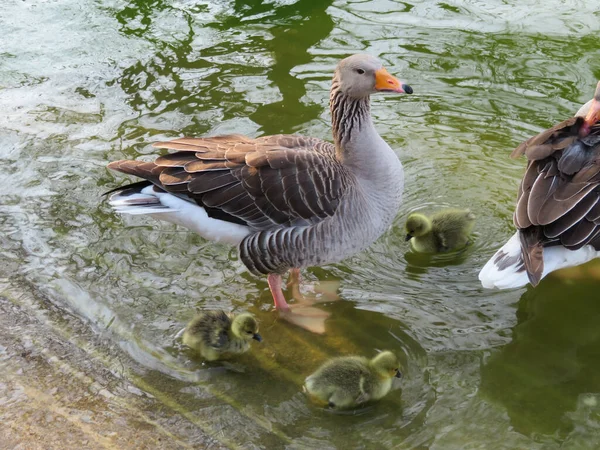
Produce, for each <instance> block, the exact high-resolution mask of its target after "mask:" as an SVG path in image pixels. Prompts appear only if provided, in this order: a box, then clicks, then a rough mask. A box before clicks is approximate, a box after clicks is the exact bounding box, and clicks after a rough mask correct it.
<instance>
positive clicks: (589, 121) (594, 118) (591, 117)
mask: <svg viewBox="0 0 600 450" xmlns="http://www.w3.org/2000/svg"><path fill="white" fill-rule="evenodd" d="M598 120H600V101H598V100H597V99H594V100H592V104H591V105H590V110H589V112H588V113H587V116H585V122H584V123H585V125H587V126H588V127H592V125H594V124H595V123H596V122H598Z"/></svg>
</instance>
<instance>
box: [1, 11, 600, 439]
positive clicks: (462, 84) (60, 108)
mask: <svg viewBox="0 0 600 450" xmlns="http://www.w3.org/2000/svg"><path fill="white" fill-rule="evenodd" d="M0 24H2V38H0V39H1V40H0V42H1V46H0V105H1V106H2V109H1V113H0V140H1V141H0V142H1V146H0V162H1V168H2V177H0V194H1V197H0V202H1V207H0V252H1V253H0V255H1V258H2V264H1V266H0V276H1V277H2V278H3V279H9V280H10V282H11V283H14V284H19V283H24V284H28V285H33V286H35V288H36V289H37V291H38V292H39V294H40V295H42V296H44V297H46V298H48V299H50V300H51V301H52V302H54V303H56V304H58V305H61V306H62V307H64V308H65V310H68V311H73V312H75V313H76V314H78V315H80V316H81V317H83V318H84V319H85V320H86V321H87V322H88V323H89V326H90V327H92V328H93V329H94V330H96V331H97V332H98V333H101V334H102V335H103V336H106V337H107V340H108V341H109V342H114V343H116V344H118V345H119V346H120V347H121V348H122V349H123V350H125V351H126V352H127V353H128V354H129V355H131V356H132V357H133V358H134V359H135V360H137V361H138V362H139V363H141V364H142V365H143V366H145V367H147V371H146V372H145V373H143V374H141V375H140V376H139V378H137V379H136V380H135V382H136V383H137V384H138V386H140V387H141V388H143V389H145V390H147V391H149V392H152V393H153V394H154V395H155V396H157V397H158V398H159V399H160V400H161V401H163V402H165V404H167V405H168V406H169V407H172V408H175V409H177V410H179V411H180V412H181V414H183V415H184V416H185V417H186V418H187V419H188V420H191V421H192V422H193V423H194V424H195V425H196V426H200V427H202V428H203V429H205V430H206V431H207V432H208V433H211V434H212V435H214V436H215V437H217V438H218V439H220V440H222V441H223V442H225V443H227V444H228V445H231V446H232V447H243V448H268V449H272V448H273V449H274V448H290V449H291V448H319V449H328V448H338V449H346V448H365V449H380V448H419V449H421V448H430V449H464V448H469V449H476V448H477V449H479V448H481V449H513V448H519V449H552V448H559V447H560V448H568V449H587V448H589V449H595V448H599V447H600V431H599V430H600V375H599V374H600V327H599V325H598V324H599V323H600V301H599V300H600V295H599V294H598V290H599V288H600V276H599V272H600V271H599V270H598V267H597V266H592V267H587V268H584V269H582V270H575V271H570V272H568V273H566V274H562V275H560V274H559V275H557V276H551V277H549V278H548V279H546V280H544V281H543V282H542V283H541V285H540V286H539V287H538V288H537V289H535V290H533V289H531V288H528V289H518V290H513V291H502V292H499V291H487V290H483V289H482V288H481V287H480V285H479V283H478V281H477V273H478V270H479V268H480V267H481V266H482V265H483V264H484V263H485V261H486V260H487V259H488V258H489V257H490V256H491V255H492V254H493V252H494V251H495V249H496V248H498V247H499V246H500V245H501V244H502V243H503V242H504V241H506V239H508V237H509V236H510V235H511V234H512V233H513V229H512V221H511V214H512V209H513V202H514V199H515V197H516V190H517V186H518V183H519V180H520V177H521V175H522V172H523V167H524V163H523V161H521V160H517V161H514V160H510V159H509V158H508V155H509V153H510V151H511V150H512V148H514V147H515V146H516V145H517V144H518V143H519V142H520V141H522V140H523V139H525V138H527V137H528V136H530V135H532V134H534V133H536V132H539V131H540V130H542V129H543V128H546V127H548V126H550V125H552V124H553V123H555V122H557V121H559V120H562V119H564V118H566V117H567V116H569V115H571V114H573V112H574V111H576V109H577V108H578V107H579V105H580V104H581V103H583V102H584V101H586V100H588V99H589V98H591V95H592V94H593V90H594V87H595V85H596V81H597V79H599V78H600V50H599V48H598V39H597V37H598V33H599V32H600V13H599V12H598V8H597V5H596V3H595V2H591V1H582V0H560V1H559V0H546V1H544V2H541V1H533V0H525V1H517V0H490V1H485V2H483V1H476V0H470V1H464V2H463V1H459V0H449V1H446V2H441V1H440V2H437V1H430V0H427V1H421V2H418V1H410V2H406V1H404V2H401V1H393V0H375V1H356V2H332V1H326V0H320V1H317V0H299V1H296V2H293V1H291V0H285V1H276V0H275V1H270V2H261V1H258V0H250V1H227V0H220V1H214V2H213V1H204V2H201V1H194V0H190V1H183V0H181V1H173V2H165V1H144V0H137V1H123V0H102V1H101V0H97V1H91V0H85V1H80V0H61V1H43V2H42V1H39V2H36V1H21V0H5V1H3V2H2V3H1V4H0ZM356 52H369V53H372V54H374V55H377V56H379V57H380V58H381V59H382V61H383V62H384V64H385V66H386V68H387V69H388V70H389V71H390V73H393V74H395V75H397V76H398V77H399V78H401V79H402V80H403V81H404V82H406V83H408V84H410V85H411V86H412V87H413V89H414V92H415V94H414V95H412V96H384V95H381V96H377V97H374V98H373V115H374V121H375V124H376V127H377V129H378V130H379V132H380V134H381V135H382V136H383V138H384V139H385V140H386V141H387V142H388V143H389V144H390V145H391V146H392V147H393V148H395V149H397V152H398V155H399V157H400V159H401V160H402V161H403V163H404V165H405V170H406V189H405V202H404V205H403V207H402V210H401V212H400V214H399V216H398V217H397V219H396V222H395V228H394V229H393V230H392V231H391V232H390V233H388V234H386V235H385V236H383V237H382V238H381V239H380V240H379V241H378V242H376V243H375V244H374V245H373V246H372V247H371V248H370V249H369V250H368V251H366V252H364V253H362V254H360V255H357V256H355V257H353V258H351V259H350V260H348V261H346V262H345V263H344V264H338V265H332V266H326V267H323V268H314V269H310V270H309V271H307V272H306V274H305V278H306V282H307V284H314V283H316V282H318V281H329V280H331V281H339V283H340V297H341V300H340V301H337V302H332V303H329V304H326V305H325V306H323V308H324V309H327V310H328V311H330V312H331V313H332V319H331V320H330V321H329V322H328V331H327V334H326V335H325V336H317V335H312V334H310V333H308V332H305V331H304V330H300V329H297V328H294V327H293V326H291V325H289V324H287V323H282V322H281V321H278V320H277V316H276V314H275V313H274V312H273V311H272V306H271V305H272V303H271V297H270V294H269V292H268V288H267V284H266V280H265V279H262V278H256V277H254V276H251V275H249V274H248V273H247V272H245V270H244V269H243V266H242V264H241V263H240V261H239V260H238V258H237V255H236V253H235V251H233V250H231V249H229V248H227V247H224V246H220V245H215V244H211V243H208V242H206V241H204V240H203V239H201V238H200V237H198V236H194V235H192V234H190V233H188V232H186V231H185V230H183V229H180V228H176V227H174V226H171V225H169V224H165V223H158V222H155V221H153V220H152V219H147V218H142V217H118V216H116V215H115V214H113V213H112V212H111V211H110V209H109V208H108V207H107V205H106V203H104V199H103V197H101V194H102V193H103V192H105V191H107V190H109V189H111V188H113V187H115V186H117V185H118V184H121V183H123V180H124V177H122V176H120V175H118V174H115V173H111V172H108V171H107V170H106V169H105V165H106V164H107V163H108V162H109V161H112V160H116V159H124V158H151V154H152V153H153V151H154V150H153V149H152V148H151V147H150V146H149V145H148V143H150V142H153V141H157V140H165V139H169V138H174V137H178V136H182V135H188V136H201V135H206V134H222V133H230V132H236V133H244V134H247V135H250V136H261V135H264V134H273V133H301V134H307V135H311V136H317V137H320V138H324V139H329V138H330V125H329V112H328V107H327V98H328V89H329V83H330V79H331V73H332V70H333V67H334V66H335V64H336V62H337V61H338V60H339V59H341V58H342V57H345V56H347V55H349V54H352V53H356ZM441 206H469V207H471V208H472V210H473V211H474V212H475V213H476V215H477V216H478V221H477V226H476V236H475V243H474V245H472V246H471V247H470V248H468V249H467V250H466V251H465V252H463V253H461V254H459V255H454V256H451V257H448V256H446V257H443V258H441V257H438V258H434V259H433V260H429V259H424V258H422V257H418V256H417V255H414V254H411V253H410V252H409V250H408V246H407V244H406V243H405V242H404V239H403V236H404V234H403V232H402V230H401V226H402V224H403V221H404V219H405V217H406V215H407V214H408V213H409V212H410V211H412V210H415V209H428V210H431V209H435V208H436V207H441ZM211 308H225V309H233V310H243V309H247V310H250V311H252V312H254V313H255V314H257V315H258V317H259V318H260V320H261V334H262V335H263V337H264V342H263V343H262V344H260V345H255V346H254V351H253V353H252V354H249V355H244V357H243V358H241V360H240V361H238V364H239V365H240V367H241V368H243V370H244V372H243V373H238V372H235V371H230V370H224V369H223V368H222V367H220V366H219V364H216V365H212V366H203V365H202V364H201V362H199V361H198V360H197V359H195V358H194V357H193V355H191V354H190V353H189V352H187V351H186V350H185V349H183V348H182V347H181V346H180V344H179V342H178V340H177V339H176V334H177V333H178V332H179V330H180V329H181V328H182V327H183V326H184V324H185V322H186V321H187V320H188V319H189V318H190V316H191V314H192V313H193V312H194V311H195V310H196V309H211ZM376 349H391V350H394V351H396V352H397V353H398V354H399V355H401V356H402V357H403V360H404V363H405V366H406V370H405V378H404V379H403V380H402V381H401V382H399V383H398V384H397V385H396V386H395V389H394V390H393V391H392V392H391V393H390V395H389V396H388V397H386V398H385V399H384V400H382V401H381V402H379V403H377V404H375V405H372V406H370V407H369V408H367V409H365V410H362V411H359V412H358V413H357V414H355V415H337V414H331V413H329V412H326V411H323V410H321V409H319V408H317V407H315V406H313V405H311V404H309V403H308V402H307V401H306V399H305V397H304V396H303V394H302V393H301V392H300V389H299V386H300V384H301V382H302V380H303V378H304V377H305V376H306V375H308V374H309V373H310V372H311V371H312V370H314V369H315V368H316V367H317V366H318V365H319V364H320V363H321V362H322V361H323V360H325V359H326V358H327V357H328V356H331V355H338V354H347V353H362V354H365V355H373V354H374V353H375V351H376Z"/></svg>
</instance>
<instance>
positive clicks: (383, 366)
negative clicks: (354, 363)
mask: <svg viewBox="0 0 600 450" xmlns="http://www.w3.org/2000/svg"><path fill="white" fill-rule="evenodd" d="M371 366H372V367H373V368H374V369H375V371H376V372H377V373H378V374H379V375H380V376H381V377H382V378H393V377H396V378H402V373H401V372H400V368H399V367H400V363H399V361H398V357H397V356H396V355H395V354H393V353H392V352H390V351H385V352H381V353H380V354H378V355H377V356H376V357H375V358H373V359H372V360H371Z"/></svg>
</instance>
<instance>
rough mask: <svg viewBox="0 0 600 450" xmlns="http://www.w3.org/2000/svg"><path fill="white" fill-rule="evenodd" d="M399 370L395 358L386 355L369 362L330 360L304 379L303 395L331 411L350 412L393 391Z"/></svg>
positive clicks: (351, 358)
mask: <svg viewBox="0 0 600 450" xmlns="http://www.w3.org/2000/svg"><path fill="white" fill-rule="evenodd" d="M398 366H399V363H398V358H397V357H396V355H394V354H393V353H392V352H389V351H385V352H381V353H379V354H378V355H377V356H375V357H374V358H373V359H371V360H369V359H368V358H364V357H362V356H343V357H339V358H333V359H331V360H329V361H327V362H325V363H324V364H323V365H322V366H321V367H319V368H318V369H317V371H316V372H315V373H313V374H312V375H310V376H309V377H308V378H307V379H306V381H305V382H304V391H305V392H307V393H308V394H309V395H310V396H312V397H313V398H315V399H316V400H318V401H321V402H323V403H326V404H327V405H329V407H330V408H336V409H342V408H351V407H354V406H358V405H360V404H361V403H364V402H367V401H369V400H379V399H380V398H382V397H384V396H385V395H386V394H387V393H388V392H389V391H390V389H391V388H392V378H393V377H396V378H400V377H401V376H402V374H401V373H400V370H399V368H398Z"/></svg>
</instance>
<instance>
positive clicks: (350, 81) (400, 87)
mask: <svg viewBox="0 0 600 450" xmlns="http://www.w3.org/2000/svg"><path fill="white" fill-rule="evenodd" d="M334 80H337V82H338V89H339V90H340V91H341V92H343V93H344V94H345V95H347V96H349V97H354V98H364V97H368V96H369V95H371V94H375V93H376V92H394V93H399V94H412V92H413V90H412V88H411V87H410V86H409V85H408V84H404V83H402V82H401V81H400V80H398V79H397V78H396V77H394V76H392V75H390V74H389V73H388V71H387V70H386V69H385V68H384V67H383V64H382V63H381V61H379V60H378V59H377V58H375V57H374V56H371V55H365V54H358V55H352V56H349V57H348V58H345V59H343V60H341V61H340V63H339V64H338V66H337V68H336V69H335V75H334Z"/></svg>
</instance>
